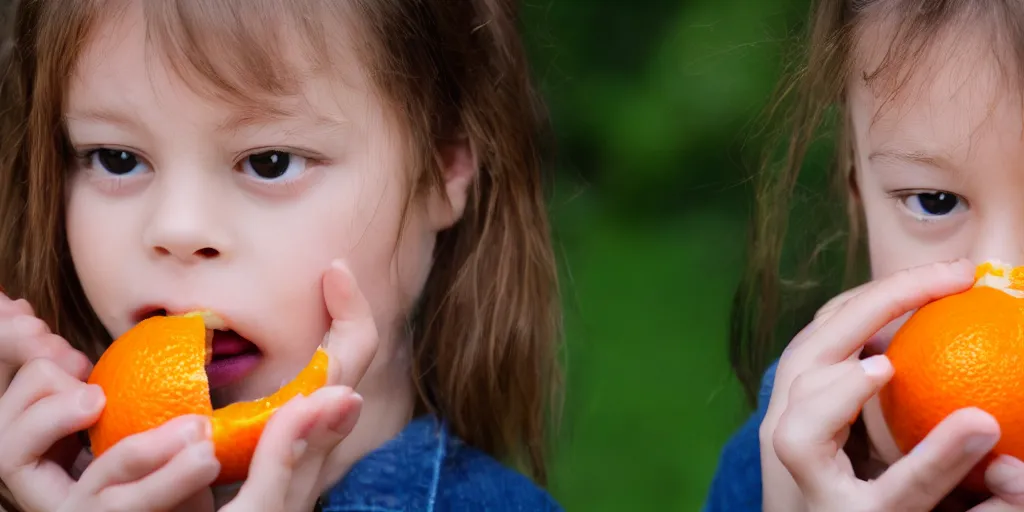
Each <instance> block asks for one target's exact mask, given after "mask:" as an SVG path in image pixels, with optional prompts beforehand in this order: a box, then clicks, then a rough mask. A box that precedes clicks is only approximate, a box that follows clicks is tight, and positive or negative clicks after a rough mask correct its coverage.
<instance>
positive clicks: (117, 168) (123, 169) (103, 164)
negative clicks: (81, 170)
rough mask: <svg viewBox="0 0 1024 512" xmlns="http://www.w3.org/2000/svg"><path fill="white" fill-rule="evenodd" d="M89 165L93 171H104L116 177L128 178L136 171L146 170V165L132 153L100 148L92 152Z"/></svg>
mask: <svg viewBox="0 0 1024 512" xmlns="http://www.w3.org/2000/svg"><path fill="white" fill-rule="evenodd" d="M89 164H90V166H92V168H93V169H102V170H104V171H106V172H108V173H110V174H113V175H115V176H127V175H129V174H131V173H133V172H135V171H143V170H146V165H145V164H143V163H142V162H140V161H139V157H138V156H136V155H135V154H134V153H132V152H130V151H124V150H121V149H108V148H100V149H97V150H94V151H92V153H91V154H90V156H89Z"/></svg>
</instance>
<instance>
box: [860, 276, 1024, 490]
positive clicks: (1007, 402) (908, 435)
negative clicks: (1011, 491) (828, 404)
mask: <svg viewBox="0 0 1024 512" xmlns="http://www.w3.org/2000/svg"><path fill="white" fill-rule="evenodd" d="M1022 290H1024V267H1017V268H1011V267H1010V266H1009V265H1003V264H992V263H985V264H982V265H980V266H979V267H978V272H977V274H976V280H975V286H974V287H972V288H971V289H969V290H967V291H964V292H962V293H958V294H955V295H950V296H947V297H944V298H942V299H939V300H936V301H933V302H931V303H929V304H927V305H925V306H924V307H922V308H920V309H919V310H918V311H917V312H915V313H914V314H913V315H912V316H911V317H910V318H909V319H908V320H907V322H906V323H905V324H904V325H903V326H902V327H901V328H900V329H899V331H897V333H896V335H895V336H894V337H893V339H892V343H891V344H890V345H889V348H888V349H887V350H886V355H887V356H888V358H889V360H890V361H892V365H893V367H894V369H895V373H894V375H893V377H892V380H891V381H890V382H889V383H888V384H887V385H886V386H885V387H884V388H883V389H882V391H881V393H880V396H879V399H880V402H881V406H882V412H883V415H884V417H885V421H886V423H887V424H888V427H889V431H890V432H891V433H892V435H893V438H894V439H895V441H896V444H897V446H898V447H899V448H900V450H901V451H903V453H908V452H909V451H910V450H911V449H912V448H913V447H914V446H916V445H917V444H918V443H919V442H921V440H922V439H924V437H925V436H926V435H927V434H928V433H929V431H931V430H932V429H933V428H934V427H935V426H936V425H938V424H939V422H941V421H942V420H943V419H944V418H945V417H946V416H948V415H949V414H950V413H952V412H953V411H956V410H957V409H961V408H964V407H978V408H980V409H982V410H984V411H985V412H987V413H989V414H991V415H992V416H994V417H995V419H996V420H997V421H998V422H999V426H1000V430H1001V433H1002V435H1001V436H1000V439H999V442H998V444H996V446H995V448H994V449H993V450H992V452H991V453H989V455H988V456H987V457H986V459H985V460H983V461H982V462H981V463H980V464H978V465H977V466H975V468H974V469H973V470H972V471H971V473H970V474H969V475H968V477H967V478H966V479H965V480H964V482H963V483H962V486H963V487H965V488H967V489H970V490H974V491H978V492H984V491H985V490H986V487H985V483H984V470H985V468H986V467H987V465H988V463H989V462H990V461H991V460H992V459H993V458H995V456H996V455H1000V454H1006V455H1012V456H1014V457H1018V458H1021V459H1024V292H1022Z"/></svg>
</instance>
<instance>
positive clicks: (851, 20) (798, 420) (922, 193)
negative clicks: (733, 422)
mask: <svg viewBox="0 0 1024 512" xmlns="http://www.w3.org/2000/svg"><path fill="white" fill-rule="evenodd" d="M1021 20H1024V4H1022V3H1020V2H999V1H988V0H965V1H935V0H820V1H818V2H816V5H815V6H814V9H813V17H812V26H811V29H810V34H811V40H810V44H809V47H808V56H807V63H806V68H805V69H804V70H802V71H801V72H800V73H799V74H798V76H799V82H798V83H796V84H793V85H792V87H786V88H785V89H784V90H787V91H792V92H794V93H795V94H796V96H797V97H796V98H795V99H794V104H793V119H792V121H793V122H794V125H793V127H792V128H793V129H792V132H791V133H792V135H791V138H790V141H789V144H788V146H787V147H788V153H787V159H786V162H785V165H783V166H781V167H780V168H779V170H775V171H773V172H766V173H765V174H764V176H765V179H766V181H765V182H764V183H763V186H762V187H761V188H760V193H761V196H760V198H759V202H760V204H759V209H758V211H759V214H760V215H761V218H760V219H759V220H758V222H757V223H755V226H756V230H755V232H754V237H753V248H752V251H753V252H752V263H751V267H750V269H749V274H748V276H747V279H746V281H745V285H744V286H743V287H742V288H741V292H740V295H739V297H738V301H737V304H738V308H737V311H736V321H737V324H736V326H735V332H736V333H737V336H736V338H735V339H734V340H733V352H732V353H733V354H734V367H735V369H736V371H737V373H738V374H739V376H740V377H741V378H742V379H743V380H744V382H745V384H747V385H748V388H749V389H750V390H751V392H752V394H756V401H757V410H756V412H755V413H754V414H753V415H752V416H751V417H750V419H749V420H748V421H747V422H746V424H745V425H743V427H742V428H741V429H740V430H739V432H737V433H736V434H735V436H734V437H733V438H732V439H731V440H730V442H729V443H728V444H727V446H726V447H725V449H724V451H723V454H722V457H721V460H720V466H719V468H718V473H717V475H716V476H715V479H714V482H713V484H712V487H711V490H710V495H709V497H708V501H707V504H706V510H709V511H730V512H737V511H745V510H762V509H763V510H771V511H787V512H789V511H799V510H828V511H845V510H899V511H918V510H922V511H923V510H932V509H935V508H940V509H946V510H968V509H970V510H976V511H994V510H1024V464H1022V463H1021V461H1019V460H1017V459H1015V458H1012V457H1006V456H1001V457H998V458H996V459H995V460H994V461H993V463H992V464H991V465H989V466H988V467H987V470H986V473H985V478H986V483H987V485H988V487H989V489H990V490H991V491H992V495H991V496H971V495H967V494H965V493H963V492H962V491H954V489H955V488H956V487H957V484H958V483H959V482H960V481H961V480H962V479H963V478H964V476H965V475H966V474H967V472H968V471H969V470H970V469H971V468H972V467H973V466H974V465H975V464H976V463H977V462H979V461H981V460H982V459H983V458H984V457H985V456H986V454H987V453H989V451H990V450H991V448H992V447H993V446H994V445H995V443H996V442H997V441H998V439H999V436H1000V435H1001V432H1000V426H999V425H998V424H997V423H996V421H995V420H994V418H992V417H991V416H990V415H988V414H986V413H985V412H983V411H981V410H977V409H964V410H960V411H957V412H956V413H954V414H952V415H950V416H949V417H948V418H946V419H945V420H944V422H943V423H941V424H940V425H939V426H937V427H936V428H935V429H934V430H933V431H932V432H931V433H930V435H929V436H928V438H926V439H925V441H924V442H923V443H921V444H920V445H919V446H918V447H916V448H915V449H914V450H912V451H911V452H910V453H909V454H903V453H900V451H899V450H898V449H897V448H896V446H895V443H894V441H893V440H892V438H891V436H890V435H889V433H888V430H887V428H886V425H885V422H884V419H883V418H882V416H881V413H880V408H879V406H878V403H877V398H876V397H875V395H876V393H877V392H878V390H879V389H881V387H882V386H884V385H885V383H886V382H887V381H888V380H889V378H890V377H891V376H892V372H893V370H892V366H891V365H890V364H889V362H888V360H887V359H886V358H885V355H884V351H885V348H886V345H887V342H888V339H889V338H890V337H891V335H892V333H893V332H894V331H895V329H896V328H898V326H899V325H900V322H901V321H902V320H903V319H905V318H906V317H907V316H908V315H909V314H910V313H911V312H912V311H913V310H914V309H916V308H918V307H920V306H922V305H923V304H926V303H927V302H929V301H932V300H935V299H938V298H940V297H943V296H947V295H950V294H953V293H957V292H960V291H963V290H965V289H967V288H969V287H970V286H971V285H972V282H973V274H972V269H973V267H974V265H975V264H978V263H980V262H982V261H985V260H989V259H997V260H1002V261H1007V262H1016V263H1018V264H1019V263H1021V262H1022V261H1024V201H1021V197H1022V193H1024V168H1022V167H1021V161H1022V157H1024V138H1022V133H1024V132H1022V128H1024V119H1022V112H1024V103H1022V99H1024V97H1022V95H1021V93H1020V90H1021V85H1022V83H1024V82H1022V81H1024V52H1022V50H1021V49H1022V48H1024V24H1022V23H1021ZM830 120H832V121H834V126H835V127H837V129H838V137H837V143H838V144H837V148H838V165H837V166H836V167H835V173H834V176H835V178H836V182H837V183H838V184H839V187H837V188H836V189H837V190H838V191H840V194H841V196H840V197H838V198H835V199H836V200H835V201H834V204H840V205H844V206H845V211H846V213H847V219H846V221H845V224H844V225H841V226H838V225H832V226H829V228H830V229H831V233H829V234H832V233H835V232H836V231H839V232H843V231H845V232H846V233H847V234H848V237H847V242H848V247H847V251H846V252H847V260H846V264H845V265H846V272H845V273H846V274H847V275H851V276H857V275H862V274H864V273H865V272H864V271H867V272H866V273H867V274H869V275H870V278H871V279H870V280H869V282H868V284H865V285H862V286H859V287H856V288H853V289H851V290H849V291H847V292H845V293H843V294H841V295H839V296H837V297H836V298H834V299H833V300H832V301H830V302H829V303H828V304H826V305H825V306H824V307H821V308H820V309H819V310H818V311H817V314H816V315H814V320H813V321H811V322H810V324H809V325H807V326H806V327H805V328H804V329H803V330H802V331H801V332H800V333H799V334H797V335H796V336H795V337H793V338H792V340H791V341H790V342H789V343H788V345H787V347H786V349H785V351H784V352H783V354H782V356H781V358H779V360H778V361H777V362H776V363H773V364H771V365H770V366H769V367H768V369H767V371H766V372H764V374H763V378H762V379H761V382H760V385H759V383H758V377H759V375H760V374H761V372H762V371H763V370H764V367H765V365H764V364H762V363H763V362H764V361H765V356H766V355H768V354H771V353H772V351H773V349H774V347H775V343H774V339H775V334H777V333H780V331H781V332H783V333H784V332H785V329H786V325H788V324H787V323H786V322H785V321H782V322H780V320H785V319H784V318H782V315H780V312H781V311H782V310H781V309H780V308H778V307H776V304H778V303H779V302H780V300H781V298H782V297H783V295H782V294H781V292H780V290H781V289H782V283H783V282H784V281H783V280H782V279H781V275H780V270H779V269H780V262H781V260H782V254H781V253H782V249H781V248H782V247H783V245H784V244H783V240H784V238H785V237H786V233H787V228H789V229H788V231H789V233H793V232H795V231H796V232H798V231H800V230H802V229H803V230H806V229H808V228H809V227H810V224H809V223H807V222H804V223H802V224H800V223H793V225H791V226H790V225H789V224H788V220H787V218H786V215H787V210H788V209H789V208H791V206H792V204H793V203H792V202H791V199H792V197H793V194H792V192H793V189H794V185H795V184H796V183H797V177H798V174H799V171H800V169H801V167H802V161H803V158H804V155H805V153H806V152H807V148H808V147H809V146H810V143H811V140H812V139H813V138H814V137H816V136H817V131H818V128H819V126H821V125H822V124H823V123H825V122H827V121H830ZM818 218H821V216H818ZM861 226H863V230H862V229H861ZM811 234H812V235H813V234H815V233H811ZM795 236H800V237H801V238H803V237H806V236H807V233H804V234H802V235H801V234H799V233H798V234H797V235H795ZM862 253H866V255H867V261H866V263H867V265H866V266H865V265H863V263H862V260H861V259H859V256H861V254H862ZM801 288H802V289H803V288H804V287H801ZM786 299H787V305H791V304H793V302H792V300H793V299H792V297H790V296H788V295H787V296H786ZM819 305H820V303H819ZM787 311H788V310H787ZM812 311H813V310H812ZM797 313H798V314H800V313H802V312H801V311H800V310H799V309H798V310H797ZM810 317H811V315H810V314H806V315H804V316H802V317H801V318H799V319H798V320H799V321H802V322H807V321H809V320H810ZM789 334H790V335H792V332H790V333H789ZM782 339H789V337H788V336H787V337H786V338H782ZM971 507H974V508H971Z"/></svg>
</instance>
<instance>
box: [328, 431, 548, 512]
mask: <svg viewBox="0 0 1024 512" xmlns="http://www.w3.org/2000/svg"><path fill="white" fill-rule="evenodd" d="M322 502H323V511H324V512H342V511H346V512H353V511H360V512H371V511H372V512H399V511H401V512H446V511H462V510H466V511H469V510H473V511H495V512H511V511H527V510H528V511H561V510H562V509H561V507H559V505H558V504H557V503H556V502H555V501H554V499H553V498H552V497H551V496H550V495H549V494H548V493H547V492H545V491H544V490H543V489H541V488H540V487H538V486H536V485H535V484H534V483H533V482H532V481H531V480H530V479H528V478H526V477H525V476H523V475H522V474H520V473H518V472H516V471H513V470H511V469H509V468H506V467H505V466H503V465H502V464H501V463H499V462H498V461H497V460H495V459H493V458H492V457H490V456H488V455H487V454H485V453H483V452H481V451H479V450H476V449H474V448H473V447H471V446H469V445H467V444H465V443H464V442H463V441H461V440H460V439H458V438H457V437H456V436H454V435H452V434H451V433H450V432H449V431H448V429H447V427H446V425H445V424H444V423H443V422H441V421H440V420H438V419H437V418H436V417H434V416H421V417H419V418H417V419H415V420H414V421H412V422H411V423H410V424H409V425H408V426H407V427H406V428H405V429H404V430H403V431H402V432H401V433H400V434H399V435H398V436H397V437H396V438H394V439H392V440H391V441H389V442H388V443H385V444H384V445H383V446H381V447H380V448H378V449H377V450H375V451H373V452H371V453H369V454H368V455H367V456H366V457H364V458H363V459H361V460H360V461H359V462H358V463H356V465H354V466H353V467H352V469H351V470H350V471H349V473H348V474H347V475H346V476H345V478H343V479H342V480H341V481H340V482H339V483H338V484H337V485H336V486H334V487H333V488H332V489H331V490H329V491H328V492H327V494H326V496H325V497H324V499H323V501H322Z"/></svg>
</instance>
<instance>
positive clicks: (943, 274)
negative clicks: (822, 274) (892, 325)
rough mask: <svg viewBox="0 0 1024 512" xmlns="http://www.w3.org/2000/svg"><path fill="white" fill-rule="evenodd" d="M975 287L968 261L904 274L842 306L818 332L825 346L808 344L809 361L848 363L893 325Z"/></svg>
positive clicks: (895, 275) (870, 289)
mask: <svg viewBox="0 0 1024 512" xmlns="http://www.w3.org/2000/svg"><path fill="white" fill-rule="evenodd" d="M973 283H974V267H973V266H972V265H971V264H970V262H967V261H966V260H959V261H957V262H955V263H933V264H930V265H926V266H923V267H916V268H912V269H907V270H901V271H900V272H897V273H896V274H894V275H892V276H890V277H888V278H886V279H883V280H880V281H878V283H877V284H876V285H875V286H871V287H869V288H867V289H865V290H864V292H862V293H860V294H857V295H856V296H855V297H853V298H851V299H850V300H849V301H847V302H846V303H845V304H844V305H843V306H841V307H840V309H839V310H838V311H836V313H835V314H834V315H832V316H831V318H829V319H828V321H827V322H825V324H824V325H822V326H821V327H820V328H819V329H818V331H817V333H816V335H815V338H817V339H821V340H822V341H823V342H822V343H808V344H807V350H806V352H807V354H806V356H805V357H808V358H810V359H811V360H813V361H818V362H820V363H826V364H833V363H837V362H839V361H842V360H844V359H847V358H849V357H850V356H851V355H853V354H854V353H855V352H856V351H858V350H859V349H860V348H861V347H862V346H863V345H864V343H865V341H866V340H868V339H869V338H870V337H871V336H872V335H874V334H875V333H877V332H878V331H879V330H881V329H882V328H883V327H885V326H886V325H887V324H888V323H889V322H891V321H893V320H895V319H896V318H898V317H900V316H902V315H903V314H904V313H906V312H908V311H910V310H913V309H916V308H919V307H921V306H923V305H925V304H927V303H929V302H931V301H933V300H936V299H939V298H941V297H944V296H946V295H950V294H952V293H956V292H960V291H963V290H966V289H967V288H969V287H970V286H971V285H972V284H973Z"/></svg>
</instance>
